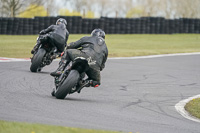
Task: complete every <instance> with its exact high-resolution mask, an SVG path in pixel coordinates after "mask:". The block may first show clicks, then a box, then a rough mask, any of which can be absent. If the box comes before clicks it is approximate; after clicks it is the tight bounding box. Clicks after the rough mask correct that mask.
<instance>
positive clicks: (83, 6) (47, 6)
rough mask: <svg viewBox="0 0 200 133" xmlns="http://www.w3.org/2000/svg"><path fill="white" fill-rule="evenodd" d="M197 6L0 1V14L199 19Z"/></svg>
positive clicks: (154, 0) (190, 2)
mask: <svg viewBox="0 0 200 133" xmlns="http://www.w3.org/2000/svg"><path fill="white" fill-rule="evenodd" d="M65 5H66V6H65ZM199 5H200V0H0V17H27V18H31V17H34V16H58V15H60V16H62V15H63V16H82V17H83V18H96V17H100V16H103V17H118V18H136V17H149V16H153V17H158V16H159V17H165V18H200V8H199Z"/></svg>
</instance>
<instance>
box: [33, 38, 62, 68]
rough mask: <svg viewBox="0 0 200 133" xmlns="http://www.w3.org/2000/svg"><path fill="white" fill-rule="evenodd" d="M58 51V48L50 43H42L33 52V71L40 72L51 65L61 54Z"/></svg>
mask: <svg viewBox="0 0 200 133" xmlns="http://www.w3.org/2000/svg"><path fill="white" fill-rule="evenodd" d="M38 39H39V37H38V38H37V40H38ZM56 52H57V48H56V47H55V46H52V45H51V44H50V43H43V44H40V46H39V48H38V49H37V50H36V51H35V52H34V53H33V57H32V58H31V66H30V70H31V72H40V71H41V69H42V68H43V67H44V66H46V65H50V64H51V62H52V61H53V60H54V59H56V58H57V57H58V56H61V54H58V53H56Z"/></svg>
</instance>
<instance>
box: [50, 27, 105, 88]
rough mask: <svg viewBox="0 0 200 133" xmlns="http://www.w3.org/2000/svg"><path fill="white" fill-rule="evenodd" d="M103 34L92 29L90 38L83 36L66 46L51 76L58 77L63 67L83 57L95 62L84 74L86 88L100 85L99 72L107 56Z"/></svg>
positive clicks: (101, 31)
mask: <svg viewBox="0 0 200 133" xmlns="http://www.w3.org/2000/svg"><path fill="white" fill-rule="evenodd" d="M104 39H105V32H104V31H103V30H101V29H94V30H93V31H92V33H91V36H85V37H83V38H81V39H80V40H78V41H76V42H72V43H70V44H69V46H67V49H66V51H65V53H64V55H63V56H62V58H61V61H60V63H59V64H60V65H59V67H58V69H57V70H56V71H55V72H52V73H51V76H59V75H60V74H61V72H62V71H63V70H64V68H65V66H66V65H67V64H68V63H69V62H70V61H71V60H72V61H73V60H74V59H75V58H76V57H84V58H86V59H89V60H92V62H95V63H94V64H93V65H90V67H89V69H88V71H86V74H87V76H88V80H87V87H89V86H92V87H97V86H99V85H100V80H101V77H100V71H102V70H103V68H104V67H105V62H106V60H107V56H108V49H107V46H106V43H105V40H104Z"/></svg>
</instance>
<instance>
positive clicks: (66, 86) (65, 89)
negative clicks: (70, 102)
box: [55, 70, 80, 99]
mask: <svg viewBox="0 0 200 133" xmlns="http://www.w3.org/2000/svg"><path fill="white" fill-rule="evenodd" d="M79 77H80V74H79V72H78V71H77V70H71V71H70V73H69V75H68V76H67V78H66V79H65V81H64V82H63V83H62V84H61V85H60V86H59V87H58V88H57V90H56V92H55V97H56V98H57V99H64V98H65V97H66V96H67V94H69V93H70V92H71V89H72V88H73V87H74V86H76V84H77V83H78V80H79Z"/></svg>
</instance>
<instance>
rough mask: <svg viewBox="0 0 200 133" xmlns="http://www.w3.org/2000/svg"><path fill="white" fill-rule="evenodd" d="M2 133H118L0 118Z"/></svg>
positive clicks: (0, 130)
mask: <svg viewBox="0 0 200 133" xmlns="http://www.w3.org/2000/svg"><path fill="white" fill-rule="evenodd" d="M0 132H1V133H117V132H113V131H103V130H90V129H81V128H70V127H62V126H50V125H42V124H30V123H22V122H8V121H2V120H0Z"/></svg>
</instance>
